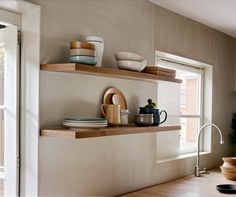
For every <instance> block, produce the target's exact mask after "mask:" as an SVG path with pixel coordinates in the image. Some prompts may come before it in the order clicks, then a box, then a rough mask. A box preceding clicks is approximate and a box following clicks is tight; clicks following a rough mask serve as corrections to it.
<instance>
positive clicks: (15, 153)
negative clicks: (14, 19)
mask: <svg viewBox="0 0 236 197" xmlns="http://www.w3.org/2000/svg"><path fill="white" fill-rule="evenodd" d="M18 51H19V50H18V29H17V27H16V26H9V27H5V28H1V29H0V196H17V195H18V190H19V189H18V188H19V99H18V98H19V64H18V63H19V59H18V58H19V54H18Z"/></svg>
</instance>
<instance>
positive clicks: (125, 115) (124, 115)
mask: <svg viewBox="0 0 236 197" xmlns="http://www.w3.org/2000/svg"><path fill="white" fill-rule="evenodd" d="M120 118H121V125H127V124H128V123H129V110H128V109H121V110H120Z"/></svg>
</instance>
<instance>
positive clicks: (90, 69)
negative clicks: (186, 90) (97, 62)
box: [41, 63, 182, 83]
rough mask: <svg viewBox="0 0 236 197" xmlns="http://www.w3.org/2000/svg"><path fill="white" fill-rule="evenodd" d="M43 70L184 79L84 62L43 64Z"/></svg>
mask: <svg viewBox="0 0 236 197" xmlns="http://www.w3.org/2000/svg"><path fill="white" fill-rule="evenodd" d="M41 70H46V71H54V72H68V73H82V74H88V75H96V76H105V77H115V78H123V79H132V80H138V81H140V80H141V81H149V82H150V81H151V82H154V81H167V82H174V83H182V80H180V79H175V78H172V77H167V76H160V75H153V74H148V73H142V72H134V71H127V70H119V69H114V68H104V67H94V66H89V65H84V64H75V63H64V64H42V65H41Z"/></svg>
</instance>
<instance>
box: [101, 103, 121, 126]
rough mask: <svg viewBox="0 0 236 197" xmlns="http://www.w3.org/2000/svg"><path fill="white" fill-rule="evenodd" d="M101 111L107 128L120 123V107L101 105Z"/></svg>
mask: <svg viewBox="0 0 236 197" xmlns="http://www.w3.org/2000/svg"><path fill="white" fill-rule="evenodd" d="M101 111H102V114H103V115H104V116H105V118H106V119H107V123H108V125H109V126H117V125H119V124H120V123H121V120H120V105H112V104H109V105H107V104H102V105H101Z"/></svg>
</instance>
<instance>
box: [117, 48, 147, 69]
mask: <svg viewBox="0 0 236 197" xmlns="http://www.w3.org/2000/svg"><path fill="white" fill-rule="evenodd" d="M115 58H116V64H117V67H118V68H119V69H122V70H131V71H138V72H140V71H142V70H144V68H145V66H146V64H147V60H145V59H144V58H143V57H142V56H140V55H138V54H135V53H130V52H117V53H115Z"/></svg>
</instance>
